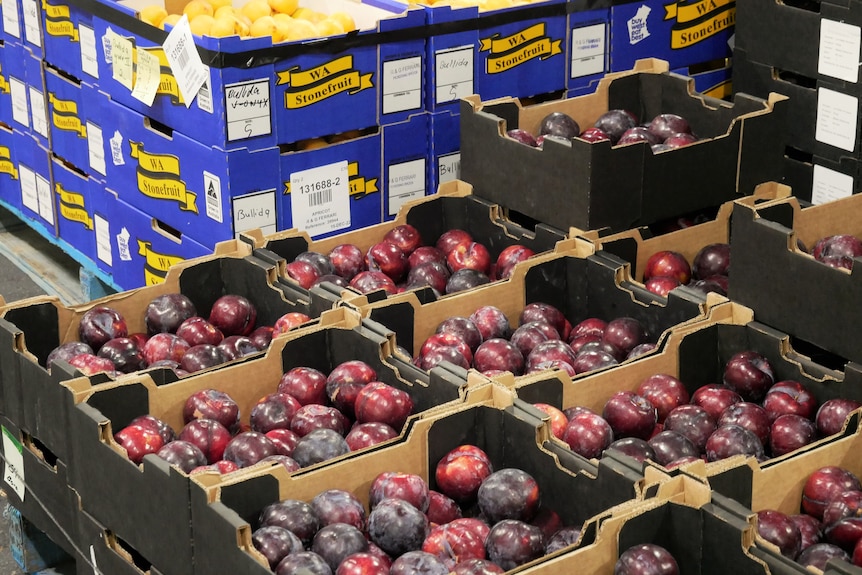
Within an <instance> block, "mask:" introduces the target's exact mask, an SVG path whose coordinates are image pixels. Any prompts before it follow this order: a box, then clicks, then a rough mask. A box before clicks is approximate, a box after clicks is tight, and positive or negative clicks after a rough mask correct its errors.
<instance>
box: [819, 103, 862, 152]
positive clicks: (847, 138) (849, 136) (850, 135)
mask: <svg viewBox="0 0 862 575" xmlns="http://www.w3.org/2000/svg"><path fill="white" fill-rule="evenodd" d="M858 113H859V99H858V98H855V97H853V96H849V95H847V94H842V93H840V92H836V91H834V90H828V89H826V88H818V89H817V124H816V126H815V130H814V138H815V139H816V140H817V141H818V142H823V143H824V144H829V145H830V146H835V147H836V148H841V149H842V150H847V151H848V152H852V151H853V150H854V149H855V148H856V131H857V129H858V126H857V125H856V121H857V115H858Z"/></svg>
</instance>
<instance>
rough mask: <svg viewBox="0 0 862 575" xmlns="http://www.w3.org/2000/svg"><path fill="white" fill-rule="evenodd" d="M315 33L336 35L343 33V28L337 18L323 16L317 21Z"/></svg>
mask: <svg viewBox="0 0 862 575" xmlns="http://www.w3.org/2000/svg"><path fill="white" fill-rule="evenodd" d="M317 33H318V34H319V35H321V36H336V35H338V34H344V28H342V27H341V24H339V22H338V21H337V20H333V19H332V18H324V19H323V20H321V21H320V22H318V23H317Z"/></svg>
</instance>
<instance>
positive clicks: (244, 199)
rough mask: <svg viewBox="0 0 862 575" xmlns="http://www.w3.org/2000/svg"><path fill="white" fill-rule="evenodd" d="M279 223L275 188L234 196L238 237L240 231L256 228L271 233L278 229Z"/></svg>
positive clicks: (234, 217) (235, 232)
mask: <svg viewBox="0 0 862 575" xmlns="http://www.w3.org/2000/svg"><path fill="white" fill-rule="evenodd" d="M277 225H278V224H277V219H276V212H275V190H267V191H265V192H259V193H257V194H249V195H247V196H240V197H238V198H234V200H233V231H234V234H236V236H237V237H239V234H240V232H245V231H248V230H255V229H260V231H261V232H263V234H264V235H269V234H272V233H274V232H275V231H276V229H277Z"/></svg>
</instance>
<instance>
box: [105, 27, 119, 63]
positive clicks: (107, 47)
mask: <svg viewBox="0 0 862 575" xmlns="http://www.w3.org/2000/svg"><path fill="white" fill-rule="evenodd" d="M115 35H116V33H115V32H114V31H113V30H111V28H110V27H108V29H107V30H105V35H104V36H102V53H103V55H104V58H105V64H113V63H114V57H113V55H112V54H111V39H112V38H113V37H114V36H115Z"/></svg>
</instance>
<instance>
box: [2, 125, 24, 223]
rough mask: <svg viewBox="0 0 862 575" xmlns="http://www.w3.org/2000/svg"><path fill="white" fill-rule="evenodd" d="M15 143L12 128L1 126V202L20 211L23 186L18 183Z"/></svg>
mask: <svg viewBox="0 0 862 575" xmlns="http://www.w3.org/2000/svg"><path fill="white" fill-rule="evenodd" d="M15 143H16V142H15V134H14V132H13V131H12V128H10V127H8V126H4V125H2V124H0V200H2V202H3V203H4V204H5V205H7V206H10V207H12V208H14V209H16V210H18V211H20V210H21V184H20V183H19V181H18V162H17V154H16V153H15Z"/></svg>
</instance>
